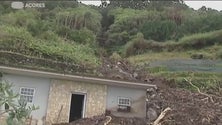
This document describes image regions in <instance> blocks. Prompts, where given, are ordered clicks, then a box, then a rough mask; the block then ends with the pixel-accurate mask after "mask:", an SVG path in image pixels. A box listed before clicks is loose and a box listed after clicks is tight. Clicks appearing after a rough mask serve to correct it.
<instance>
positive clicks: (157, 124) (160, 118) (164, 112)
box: [152, 107, 172, 125]
mask: <svg viewBox="0 0 222 125" xmlns="http://www.w3.org/2000/svg"><path fill="white" fill-rule="evenodd" d="M171 110H172V109H171V108H170V107H167V108H165V109H164V110H163V112H161V113H160V115H159V116H158V118H157V119H156V120H155V121H154V122H153V124H152V125H161V123H160V121H161V120H162V119H163V118H164V116H165V115H166V113H167V112H168V111H171Z"/></svg>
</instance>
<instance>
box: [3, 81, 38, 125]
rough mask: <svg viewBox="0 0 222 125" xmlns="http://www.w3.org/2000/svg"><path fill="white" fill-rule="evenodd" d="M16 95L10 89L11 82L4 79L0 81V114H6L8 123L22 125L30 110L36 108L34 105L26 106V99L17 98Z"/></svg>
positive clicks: (9, 124)
mask: <svg viewBox="0 0 222 125" xmlns="http://www.w3.org/2000/svg"><path fill="white" fill-rule="evenodd" d="M18 97H19V95H18V94H16V93H14V92H13V90H12V84H10V83H8V82H6V81H1V82H0V107H2V106H3V112H0V116H2V115H4V114H8V118H7V124H8V125H24V122H25V120H26V119H27V118H28V117H29V116H30V114H31V112H32V111H33V110H37V109H38V107H35V106H34V105H33V106H27V101H26V100H23V99H18ZM15 100H17V102H18V103H16V102H15Z"/></svg>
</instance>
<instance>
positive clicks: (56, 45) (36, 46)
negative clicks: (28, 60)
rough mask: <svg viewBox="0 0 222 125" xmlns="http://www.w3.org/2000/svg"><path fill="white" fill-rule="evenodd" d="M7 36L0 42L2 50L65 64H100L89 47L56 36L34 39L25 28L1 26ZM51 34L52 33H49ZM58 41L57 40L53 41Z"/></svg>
mask: <svg viewBox="0 0 222 125" xmlns="http://www.w3.org/2000/svg"><path fill="white" fill-rule="evenodd" d="M0 29H1V30H2V32H3V31H4V34H5V36H4V37H3V38H2V39H1V40H0V44H1V47H0V48H1V49H3V50H10V51H16V52H20V53H23V54H26V55H31V56H37V57H40V58H48V59H54V60H60V61H65V62H67V61H68V62H69V61H71V62H73V63H78V64H82V65H88V66H89V67H90V66H92V67H94V66H97V65H98V64H99V60H98V58H97V57H96V56H95V50H94V49H93V48H91V47H90V46H89V45H82V44H78V43H74V42H71V41H64V40H63V39H60V40H59V39H58V38H57V36H56V35H55V34H53V33H52V32H51V34H53V35H54V37H53V36H50V37H52V38H51V39H50V38H49V37H48V39H46V40H44V39H39V38H35V37H33V36H32V35H31V34H30V33H29V32H27V31H26V30H25V29H24V28H16V27H10V26H1V28H0ZM48 33H49V34H50V32H48ZM46 37H47V36H46ZM53 39H57V40H53Z"/></svg>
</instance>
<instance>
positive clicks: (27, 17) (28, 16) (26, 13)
mask: <svg viewBox="0 0 222 125" xmlns="http://www.w3.org/2000/svg"><path fill="white" fill-rule="evenodd" d="M39 17H40V13H39V12H38V11H36V10H33V9H29V10H18V11H15V12H11V13H9V14H4V15H2V16H0V22H2V23H3V24H6V25H13V26H21V27H27V26H28V25H30V24H32V23H34V22H35V21H36V20H38V19H39Z"/></svg>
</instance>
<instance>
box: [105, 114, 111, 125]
mask: <svg viewBox="0 0 222 125" xmlns="http://www.w3.org/2000/svg"><path fill="white" fill-rule="evenodd" d="M106 118H108V119H109V120H108V121H107V122H105V123H104V125H108V124H109V123H110V121H111V120H112V117H111V116H106Z"/></svg>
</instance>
